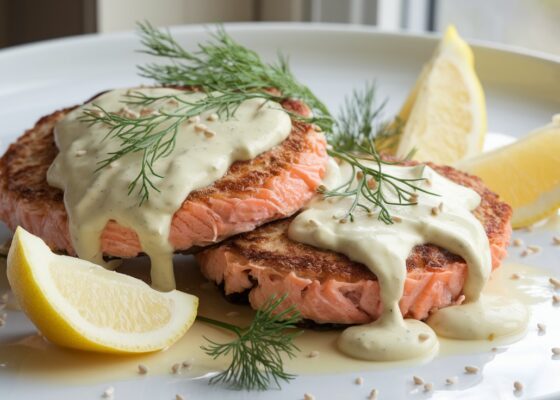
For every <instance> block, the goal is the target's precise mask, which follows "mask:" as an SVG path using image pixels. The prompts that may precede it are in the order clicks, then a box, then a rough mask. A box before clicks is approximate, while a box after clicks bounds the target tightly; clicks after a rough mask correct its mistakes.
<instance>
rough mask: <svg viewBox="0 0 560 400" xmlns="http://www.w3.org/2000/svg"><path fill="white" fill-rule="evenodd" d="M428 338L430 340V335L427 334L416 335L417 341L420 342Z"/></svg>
mask: <svg viewBox="0 0 560 400" xmlns="http://www.w3.org/2000/svg"><path fill="white" fill-rule="evenodd" d="M429 338H430V335H428V334H427V333H420V334H419V335H418V340H420V341H421V342H425V341H426V340H428V339H429Z"/></svg>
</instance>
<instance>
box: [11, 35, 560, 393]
mask: <svg viewBox="0 0 560 400" xmlns="http://www.w3.org/2000/svg"><path fill="white" fill-rule="evenodd" d="M226 27H227V30H228V32H230V33H231V34H232V35H233V36H234V37H235V38H237V39H238V40H239V41H240V42H241V43H243V44H245V45H247V46H248V47H250V48H253V49H255V50H257V51H258V52H259V53H261V54H262V55H263V56H264V57H265V58H267V59H272V58H273V57H274V56H275V54H276V52H277V51H278V50H281V51H282V52H284V53H286V54H288V55H290V60H291V64H292V66H293V69H294V71H295V74H296V75H297V76H298V78H300V80H301V81H303V82H305V83H307V84H308V85H309V86H310V87H311V88H312V89H313V90H315V91H316V93H317V94H318V95H319V97H321V98H323V99H324V100H325V101H326V103H327V104H328V105H329V106H330V107H332V109H336V107H338V105H339V104H340V103H341V101H342V99H343V95H344V94H345V93H348V92H349V91H350V90H351V89H352V88H353V87H359V86H360V85H361V84H363V82H364V81H376V82H377V83H378V87H379V94H380V99H382V98H384V97H388V98H389V103H388V107H387V111H386V115H387V116H390V115H392V114H393V113H394V112H395V111H396V110H397V109H398V107H399V106H400V104H401V103H402V102H403V100H404V98H405V96H406V94H407V92H408V91H409V89H410V87H411V86H412V84H413V83H414V81H415V78H416V76H417V74H418V73H419V71H420V68H421V67H422V64H423V63H424V62H425V61H426V60H428V58H429V57H430V55H431V53H432V51H433V49H434V47H435V44H436V42H437V38H436V37H432V36H410V35H400V34H387V33H381V32H378V31H375V30H372V29H368V28H357V27H349V26H337V25H301V24H290V25H288V24H265V25H262V24H261V25H254V24H251V25H249V24H240V25H227V26H226ZM173 33H174V35H175V36H176V38H177V39H178V40H179V41H180V42H181V43H183V44H184V45H185V46H186V47H189V48H192V47H194V46H195V45H196V44H197V43H198V42H200V41H203V40H204V39H205V38H207V33H208V32H207V29H206V28H204V27H199V26H190V27H180V28H176V29H173ZM138 48H139V43H138V40H137V38H136V36H135V35H133V34H131V33H123V34H116V35H115V34H113V35H106V36H85V37H80V38H70V39H63V40H55V41H50V42H45V43H40V44H33V45H28V46H23V47H17V48H13V49H7V50H2V51H0V140H1V151H2V152H3V151H4V150H5V149H6V147H7V145H8V144H9V142H11V141H12V140H14V139H15V138H16V137H17V136H19V135H20V134H21V133H22V132H23V131H24V130H25V129H27V128H30V127H31V126H33V124H34V123H35V121H36V120H37V119H38V118H39V117H40V116H42V115H45V114H49V113H51V112H52V111H53V110H54V109H57V108H61V107H65V106H69V105H73V104H77V103H80V102H82V101H84V100H85V99H87V98H89V97H91V96H92V95H93V94H95V93H97V92H99V91H102V90H105V89H108V88H114V87H119V86H127V85H136V84H139V83H141V82H142V80H141V79H140V78H138V77H137V75H136V73H135V65H137V64H139V63H143V62H145V61H146V60H147V58H146V57H145V56H144V55H142V54H139V53H135V52H134V50H136V49H138ZM474 51H475V57H476V64H477V71H478V74H479V76H480V78H481V80H482V84H483V86H484V89H485V92H486V98H487V103H488V117H489V130H490V131H491V132H495V133H501V134H506V135H511V136H514V137H520V136H522V135H523V134H525V133H527V132H528V131H529V130H531V129H533V128H535V127H538V126H541V125H544V124H546V123H548V122H549V121H550V119H551V116H552V115H553V114H554V113H558V112H560V95H559V93H560V58H554V57H552V56H545V55H542V54H536V53H530V52H526V51H524V52H520V51H514V50H512V49H504V48H498V47H495V46H487V45H482V44H481V45H475V46H474ZM489 141H490V142H491V144H492V143H493V144H499V143H500V142H503V136H499V135H493V136H492V135H491V136H490V137H489ZM504 172H506V171H504ZM559 230H560V221H559V220H558V218H554V219H553V220H551V221H549V222H547V223H546V224H545V225H542V226H540V227H538V228H536V229H535V230H534V231H533V232H531V233H529V232H516V233H515V234H514V236H515V237H521V238H523V239H524V240H525V241H526V242H530V243H532V244H537V245H540V246H542V247H543V248H544V251H543V252H541V253H540V254H538V255H535V256H532V257H529V258H527V259H523V262H524V263H525V264H529V265H534V266H539V267H542V268H546V269H548V270H550V271H551V274H555V275H559V274H560V271H559V270H558V260H559V259H560V246H552V244H551V238H552V235H554V234H558V233H559ZM0 234H1V237H0V239H4V238H6V237H7V236H8V232H7V230H6V229H5V228H4V227H2V228H1V232H0ZM518 254H519V250H518V249H511V251H510V256H509V259H508V260H509V261H521V259H520V258H519V257H518ZM0 272H2V273H4V271H0ZM0 281H5V279H0ZM0 290H3V288H0ZM0 293H1V292H0ZM545 295H546V296H550V293H548V294H546V293H544V294H543V296H545ZM546 296H545V297H546ZM537 297H538V296H537ZM545 297H543V302H544V301H545V300H544V298H545ZM546 301H548V300H546ZM538 314H539V315H535V316H534V317H533V320H532V321H531V324H530V326H529V330H528V332H527V334H526V336H525V338H524V339H523V340H521V341H520V342H518V343H516V344H514V345H513V346H511V347H509V348H507V349H506V350H504V351H500V352H498V353H491V352H476V353H474V354H473V353H470V354H468V355H457V356H453V357H446V358H436V359H435V360H434V361H432V362H430V363H428V364H425V365H416V366H411V367H406V368H392V369H388V370H382V371H369V372H359V371H357V372H355V373H346V374H336V375H306V376H299V377H298V378H297V379H296V380H295V381H294V382H292V383H291V384H289V385H284V386H283V388H282V390H281V391H278V390H272V391H267V392H261V393H258V392H253V393H246V392H236V391H231V390H225V389H219V388H216V387H209V386H208V385H207V381H206V379H205V378H201V379H193V380H190V379H185V378H181V377H176V376H173V375H167V376H147V377H143V378H142V379H129V380H125V381H115V382H98V383H92V384H88V385H76V384H75V383H70V382H69V383H68V384H65V385H61V384H60V383H48V382H47V383H45V382H40V381H37V380H34V379H31V378H30V377H29V375H27V374H26V371H25V370H21V371H18V372H14V371H13V370H11V369H10V368H9V366H6V365H5V364H3V363H2V353H1V352H0V399H2V400H8V399H23V398H29V399H31V398H33V399H98V398H100V396H101V393H102V392H103V390H104V389H105V388H106V387H107V386H109V385H112V386H114V387H115V389H116V391H115V399H132V398H134V399H137V400H138V399H173V398H174V396H175V393H183V394H184V395H186V396H187V398H189V399H198V398H205V399H210V398H212V399H218V398H219V399H223V400H226V399H239V398H243V399H301V398H303V394H304V393H305V392H310V393H313V394H314V395H315V396H316V398H317V399H349V398H356V399H363V398H365V397H366V396H367V394H368V393H369V391H370V390H371V388H373V387H375V388H377V389H378V390H379V393H380V397H379V398H380V399H408V398H429V397H431V398H434V399H448V398H457V399H498V398H500V399H507V398H517V397H522V398H550V399H558V398H560V378H559V377H560V360H558V361H557V360H554V359H553V358H551V353H550V347H552V346H560V307H556V308H554V307H552V306H548V305H546V307H545V305H544V303H543V307H541V311H540V312H539V313H538ZM537 318H540V319H541V320H542V319H546V320H547V325H548V334H547V335H546V336H542V337H540V336H537V333H536V328H535V324H536V322H537V321H538V320H537ZM32 333H34V329H33V326H32V325H31V323H30V322H29V321H28V320H27V319H26V318H25V316H24V315H22V314H21V313H19V312H15V311H9V315H8V323H7V324H6V326H4V327H3V328H0V344H2V343H7V342H11V341H16V340H20V339H21V338H22V337H25V335H29V334H32ZM0 349H2V347H1V346H0ZM0 351H1V350H0ZM471 364H472V365H478V366H480V367H481V368H482V373H480V374H477V375H473V376H466V375H463V374H462V371H463V367H464V366H465V365H471ZM100 368H103V364H100ZM413 374H415V375H420V376H423V377H424V378H425V379H426V381H430V382H433V383H434V389H435V390H434V391H433V392H431V393H424V392H422V391H421V390H419V389H418V388H415V387H414V386H413V385H412V383H411V376H412V375H413ZM358 375H360V376H363V378H364V382H365V383H364V385H362V386H358V385H355V384H354V379H355V377H356V376H358ZM452 375H459V377H460V382H459V384H457V385H453V386H452V387H449V386H445V384H444V382H445V378H447V377H449V376H452ZM514 380H520V381H522V382H523V383H524V385H525V389H524V391H523V392H522V393H521V394H519V393H518V394H517V395H515V394H514V393H513V390H512V383H513V381H514Z"/></svg>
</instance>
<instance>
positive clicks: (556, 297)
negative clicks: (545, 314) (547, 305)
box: [552, 294, 560, 304]
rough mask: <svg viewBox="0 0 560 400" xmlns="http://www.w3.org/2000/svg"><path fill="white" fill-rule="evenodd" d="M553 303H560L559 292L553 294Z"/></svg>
mask: <svg viewBox="0 0 560 400" xmlns="http://www.w3.org/2000/svg"><path fill="white" fill-rule="evenodd" d="M552 304H560V296H558V295H557V294H555V295H553V296H552Z"/></svg>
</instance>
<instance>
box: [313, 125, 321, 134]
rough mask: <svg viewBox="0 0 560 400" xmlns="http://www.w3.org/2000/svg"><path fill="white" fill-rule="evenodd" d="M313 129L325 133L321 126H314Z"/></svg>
mask: <svg viewBox="0 0 560 400" xmlns="http://www.w3.org/2000/svg"><path fill="white" fill-rule="evenodd" d="M313 129H315V131H317V132H322V131H323V129H322V128H321V127H320V126H319V125H315V124H313Z"/></svg>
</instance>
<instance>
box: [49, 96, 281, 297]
mask: <svg viewBox="0 0 560 400" xmlns="http://www.w3.org/2000/svg"><path fill="white" fill-rule="evenodd" d="M134 91H135V92H141V93H144V94H146V95H151V96H162V95H176V96H178V98H179V99H180V100H183V101H185V102H191V103H192V102H196V101H197V100H200V99H201V98H203V97H204V96H205V95H204V94H201V93H186V92H184V91H179V90H175V89H164V88H140V89H134ZM126 92H127V90H126V89H120V90H114V91H111V92H108V93H105V94H103V95H101V96H99V97H97V98H96V99H94V100H93V101H92V102H90V103H88V104H85V105H84V106H82V107H78V108H77V109H76V110H74V111H72V112H71V113H70V114H68V115H67V116H66V117H65V118H64V119H63V120H62V121H60V122H59V123H58V124H57V125H56V127H55V140H56V144H57V146H58V149H59V153H58V156H57V157H56V159H55V160H54V162H53V164H52V165H51V167H50V169H49V171H48V174H47V179H48V182H49V184H50V185H52V186H56V187H58V188H61V189H62V190H64V203H65V206H66V210H67V212H68V216H69V225H70V234H71V238H72V243H73V245H74V249H75V250H76V253H77V254H78V256H79V257H80V258H83V259H86V260H90V261H93V262H95V263H98V264H104V263H103V254H102V251H101V233H102V231H103V229H104V228H105V226H106V224H107V222H108V221H110V220H114V221H116V222H118V223H119V224H120V225H122V226H124V227H127V228H131V229H133V230H134V231H135V232H136V233H137V234H138V238H139V240H140V243H141V246H142V250H143V251H144V252H145V253H146V254H148V255H149V256H150V259H151V262H152V285H153V286H154V287H155V288H158V289H161V290H171V289H173V288H175V282H174V276H173V265H172V256H173V251H174V249H173V247H172V246H171V244H170V243H169V233H170V227H171V221H172V218H173V215H174V213H175V212H176V211H177V210H178V209H179V207H180V206H181V204H182V203H183V201H184V200H185V199H186V198H187V196H188V195H189V193H190V192H192V191H193V190H196V189H199V188H203V187H206V186H209V185H211V184H212V183H213V182H214V181H216V180H218V179H219V178H221V177H222V176H224V175H225V174H226V172H227V170H228V168H229V167H230V166H231V164H233V163H234V162H235V161H238V160H250V159H252V158H255V157H256V156H257V155H259V154H260V153H263V152H265V151H267V150H270V149H271V148H272V147H273V146H275V145H277V144H279V143H280V142H282V141H283V140H284V139H286V137H287V136H288V135H289V133H290V131H291V120H290V117H289V115H288V114H287V113H286V112H285V111H283V110H282V108H281V106H280V105H279V104H276V103H273V102H267V103H266V104H263V103H264V100H262V99H251V100H246V101H245V102H243V103H242V104H241V105H240V106H239V108H238V109H237V111H236V113H235V116H234V117H233V118H230V119H227V120H219V119H216V118H215V116H211V114H209V113H205V114H201V115H200V120H199V121H190V122H184V123H183V124H182V125H181V126H180V128H179V131H178V133H177V139H176V144H175V147H174V150H173V151H172V152H171V154H169V155H168V156H166V157H162V158H160V159H159V160H158V161H157V162H156V163H155V164H154V170H155V172H156V173H157V174H159V175H161V176H163V178H153V179H154V183H155V184H156V186H157V188H158V189H159V192H156V191H155V190H151V193H150V197H149V200H147V201H146V202H144V203H143V204H142V206H141V207H140V206H139V199H138V197H137V196H136V193H133V194H131V195H129V193H128V192H129V184H130V183H131V182H132V181H133V180H134V179H135V178H136V176H137V174H138V172H139V170H140V166H141V164H142V153H141V152H138V153H129V154H127V155H125V156H124V157H122V158H121V159H119V160H118V161H116V162H115V163H114V164H112V165H109V166H108V167H106V168H103V169H101V170H99V171H97V169H98V167H99V162H101V161H103V160H104V159H106V158H107V157H108V155H109V154H110V153H111V152H114V151H117V150H118V149H119V146H120V144H121V143H120V141H119V140H118V139H111V138H107V139H105V140H104V138H105V136H106V135H107V133H108V128H107V127H106V126H102V125H94V126H91V125H88V124H86V123H83V122H82V121H80V117H82V116H83V110H84V108H88V109H92V108H93V105H94V104H95V105H98V106H100V107H102V108H103V109H104V110H106V111H108V112H115V113H117V112H119V111H122V110H123V109H124V108H125V107H126V108H125V109H124V111H122V112H125V113H126V115H128V116H130V115H132V116H134V117H138V116H141V115H146V114H149V113H150V112H155V113H157V112H159V111H160V110H163V111H164V112H165V113H168V114H169V113H174V112H175V113H180V112H181V109H180V108H181V107H183V109H182V110H184V107H190V106H185V105H184V104H183V103H181V102H177V101H174V100H161V101H157V102H156V103H154V104H152V105H150V106H149V108H145V107H141V106H138V105H130V104H128V105H125V104H124V103H123V100H124V99H125V98H124V95H125V93H126ZM160 118H162V119H163V118H164V117H160ZM170 122H171V121H170ZM170 122H165V124H168V123H170ZM197 124H202V125H204V127H206V128H207V131H203V130H202V129H201V128H203V127H201V126H200V125H199V126H198V127H197ZM205 132H210V133H213V135H211V134H206V133H205ZM138 187H139V186H137V188H138ZM214 239H215V240H218V239H220V238H217V237H216V238H214ZM105 265H106V264H105Z"/></svg>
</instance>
